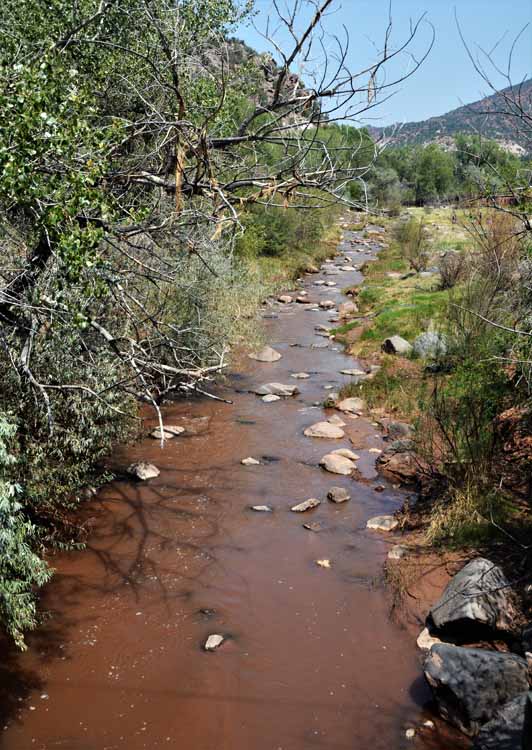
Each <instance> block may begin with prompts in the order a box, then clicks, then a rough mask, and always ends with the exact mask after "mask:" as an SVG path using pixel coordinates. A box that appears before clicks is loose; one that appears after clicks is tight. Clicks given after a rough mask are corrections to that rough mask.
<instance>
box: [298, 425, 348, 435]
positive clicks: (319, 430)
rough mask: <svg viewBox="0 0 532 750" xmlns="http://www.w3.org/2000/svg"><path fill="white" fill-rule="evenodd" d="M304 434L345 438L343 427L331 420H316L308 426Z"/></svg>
mask: <svg viewBox="0 0 532 750" xmlns="http://www.w3.org/2000/svg"><path fill="white" fill-rule="evenodd" d="M303 434H304V435H306V436H307V437H313V438H343V437H344V435H345V432H344V431H343V430H342V428H341V427H338V425H335V424H331V423H330V422H316V423H315V424H313V425H310V427H307V428H306V430H304V432H303Z"/></svg>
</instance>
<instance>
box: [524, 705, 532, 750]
mask: <svg viewBox="0 0 532 750" xmlns="http://www.w3.org/2000/svg"><path fill="white" fill-rule="evenodd" d="M523 750H532V693H529V694H528V696H527V699H526V703H525V726H524V728H523Z"/></svg>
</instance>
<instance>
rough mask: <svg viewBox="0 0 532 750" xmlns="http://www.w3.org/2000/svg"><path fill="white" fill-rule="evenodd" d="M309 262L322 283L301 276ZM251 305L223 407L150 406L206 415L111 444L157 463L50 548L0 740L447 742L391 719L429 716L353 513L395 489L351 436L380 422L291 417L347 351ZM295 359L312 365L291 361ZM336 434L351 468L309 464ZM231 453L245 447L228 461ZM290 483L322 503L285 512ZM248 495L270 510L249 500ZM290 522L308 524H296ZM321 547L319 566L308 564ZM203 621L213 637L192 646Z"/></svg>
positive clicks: (222, 744)
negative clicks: (346, 496)
mask: <svg viewBox="0 0 532 750" xmlns="http://www.w3.org/2000/svg"><path fill="white" fill-rule="evenodd" d="M354 236H355V235H353V234H350V233H346V239H345V241H344V242H343V243H342V245H341V246H340V250H341V251H342V253H344V254H345V253H347V254H348V255H349V256H350V258H351V261H352V262H353V263H355V264H356V265H360V264H361V263H362V262H363V261H364V260H368V259H370V258H371V257H372V256H371V255H369V254H367V252H366V251H367V249H368V248H366V247H364V246H360V245H353V244H351V242H350V240H351V239H352V238H353V237H354ZM374 251H375V248H373V250H372V252H373V253H374ZM336 262H337V265H341V264H342V261H341V260H340V259H338V260H337V261H336ZM343 262H344V263H345V261H343ZM324 268H325V269H328V270H329V271H330V269H331V264H326V265H325V266H324ZM333 270H334V269H333ZM318 278H321V279H326V280H334V281H336V282H337V286H336V287H334V288H328V287H323V286H321V287H320V286H315V285H314V283H313V282H314V281H316V280H317V279H318ZM360 280H361V277H360V274H359V273H358V272H350V271H347V272H340V273H338V275H324V271H322V273H321V274H320V275H319V276H317V275H313V276H308V277H306V279H305V283H304V286H305V288H306V289H307V290H308V291H309V296H310V297H311V298H312V299H315V300H319V299H324V298H327V299H333V300H334V301H336V302H340V301H341V289H342V288H343V287H345V286H348V285H352V284H353V283H358V282H360ZM267 313H268V314H270V315H276V316H277V317H275V318H267V319H266V320H265V336H266V338H267V340H268V342H269V343H271V344H272V345H273V346H275V348H276V349H277V350H278V351H279V352H281V353H282V355H283V357H282V359H281V360H280V361H279V362H276V363H274V364H260V363H256V362H252V361H250V360H247V361H246V362H245V363H242V364H241V366H239V368H238V371H236V372H234V373H232V374H231V375H230V376H229V377H228V380H227V381H226V383H225V385H222V386H220V388H219V389H218V395H220V396H222V397H224V398H229V399H232V400H233V402H234V403H233V404H232V405H227V404H223V403H220V402H215V401H212V400H207V399H205V400H190V401H181V402H179V403H175V404H171V405H169V406H168V407H167V408H166V409H165V419H166V420H167V423H168V424H172V423H179V421H180V419H182V418H183V417H190V416H193V417H194V416H209V417H210V418H211V422H210V426H209V429H208V431H207V432H204V433H202V434H199V435H196V436H192V437H179V438H176V439H175V440H172V441H169V442H167V443H166V444H165V446H164V449H161V447H160V444H159V442H158V441H156V440H153V439H150V438H149V437H147V438H145V439H143V440H142V441H140V442H139V443H137V444H135V445H133V446H128V447H124V448H120V449H118V450H117V451H116V453H115V454H114V456H113V457H112V463H113V465H114V466H116V467H124V466H127V465H128V464H129V463H131V462H132V461H134V460H138V459H143V460H149V461H152V462H153V463H155V464H156V465H157V466H158V467H159V468H160V469H161V474H160V476H159V477H158V478H157V479H155V480H151V481H149V482H146V483H138V484H134V483H131V482H127V481H115V482H113V483H111V484H110V485H109V486H107V487H105V488H104V489H103V490H102V491H101V492H100V493H99V495H98V498H97V499H96V500H95V501H93V502H92V503H91V504H90V506H88V507H87V508H86V509H85V511H84V517H85V522H86V523H87V524H88V525H90V527H91V532H92V533H91V535H90V539H89V544H88V548H87V549H86V550H85V551H83V552H77V553H71V554H67V555H62V556H59V557H58V558H56V559H55V560H54V565H55V567H56V569H57V574H56V576H55V578H54V580H53V582H52V584H51V585H50V586H48V588H47V590H46V592H45V596H44V602H43V605H44V606H45V607H46V608H47V609H48V610H49V611H50V615H51V616H50V619H49V620H48V621H47V622H46V623H45V624H44V625H43V626H42V627H41V628H40V629H39V631H38V632H37V633H36V634H34V635H33V636H32V637H31V638H30V640H29V644H30V648H29V650H28V652H27V653H25V654H22V655H19V654H15V653H13V652H12V651H9V652H8V653H4V654H3V655H2V659H1V662H0V695H1V699H2V700H1V707H0V710H1V711H2V716H1V721H2V724H3V731H2V733H1V734H0V748H1V749H2V750H28V749H29V748H37V749H38V750H53V749H55V748H65V749H68V750H115V749H118V748H127V749H128V750H140V749H141V748H150V749H151V748H153V749H156V748H176V749H177V748H178V749H179V750H318V749H320V750H323V749H325V748H327V750H390V749H394V750H395V749H396V748H398V749H400V748H403V747H412V746H418V747H423V748H427V749H428V748H431V749H434V750H443V749H444V748H447V749H448V748H453V747H458V745H457V744H452V742H450V741H449V739H448V738H446V736H445V735H444V733H441V732H440V729H439V728H438V727H437V728H436V729H435V730H430V731H428V730H422V731H421V733H420V735H421V736H420V737H418V739H416V740H415V741H414V742H412V741H409V740H407V739H406V737H405V730H406V729H407V728H408V727H419V726H420V724H421V723H422V722H423V721H424V720H427V719H428V718H434V717H431V715H430V713H428V712H427V710H426V708H425V705H426V703H427V701H428V700H429V695H428V692H427V690H426V688H425V687H424V685H423V683H422V681H421V680H420V677H419V675H420V657H419V654H418V653H417V652H416V648H415V643H414V642H413V639H412V636H411V634H408V633H406V632H405V631H404V630H401V629H400V628H399V627H398V625H397V624H395V623H394V622H393V621H392V620H391V619H390V616H389V615H390V601H389V598H388V596H387V594H386V591H385V588H384V585H383V583H382V566H383V562H384V559H385V557H386V553H387V550H388V548H389V545H390V544H391V543H393V542H392V540H391V539H390V538H389V537H385V536H382V535H378V534H375V533H372V532H369V531H367V530H366V529H365V524H366V521H367V519H368V518H370V517H371V516H374V515H377V514H380V513H385V512H392V511H394V510H395V509H396V508H397V507H398V506H399V505H400V504H401V503H402V502H403V500H404V496H405V495H404V493H402V492H399V491H397V490H394V489H393V488H391V487H390V486H389V485H386V489H385V491H384V492H376V491H375V489H374V487H375V485H376V484H377V483H381V481H382V480H380V479H377V477H376V473H375V468H374V463H375V455H376V454H375V453H372V452H370V451H369V449H370V448H371V447H374V448H375V447H379V446H381V445H382V439H381V436H380V433H379V431H378V429H377V427H376V426H375V425H374V424H371V422H370V421H368V420H366V419H362V418H361V419H359V420H349V419H347V420H346V421H348V422H350V434H351V436H352V438H353V442H354V445H352V444H350V442H349V440H348V439H347V438H346V439H345V440H335V441H333V440H319V439H310V438H306V437H304V436H303V434H302V433H303V429H304V428H305V427H306V426H308V425H310V424H312V423H313V422H316V421H319V420H320V419H321V418H323V416H324V410H323V409H322V408H321V407H320V406H315V402H321V401H323V399H324V397H325V396H326V394H327V393H328V391H327V390H326V389H325V388H324V386H326V385H334V387H335V389H337V388H338V387H339V386H341V385H342V384H343V383H344V382H347V381H348V380H349V377H348V376H343V375H340V373H339V371H340V370H341V369H343V368H353V367H356V363H355V362H354V361H353V359H352V358H350V357H347V356H345V355H344V354H343V353H342V351H341V347H340V345H338V344H335V343H334V342H330V341H328V340H327V339H324V338H322V337H318V336H316V334H315V331H314V328H315V326H316V325H318V324H323V323H325V324H329V322H328V319H329V318H330V317H331V313H330V312H324V311H319V312H316V311H309V310H308V309H307V306H304V305H290V306H287V307H284V308H283V307H281V306H278V305H273V306H272V307H271V308H269V309H268V310H267ZM301 371H306V372H308V373H309V374H310V375H311V377H310V378H309V379H307V380H295V379H293V378H291V373H293V372H301ZM270 381H277V382H282V383H288V384H294V385H297V386H298V387H299V389H300V391H301V392H300V395H299V396H297V397H295V398H290V399H283V400H281V401H277V402H275V403H271V404H266V403H263V402H262V401H261V400H260V399H259V398H258V397H257V396H255V395H253V394H252V393H250V390H251V389H252V388H254V387H255V386H257V385H260V384H262V383H266V382H270ZM153 423H154V421H153V420H151V421H148V423H147V426H149V425H150V424H153ZM357 442H358V445H357V444H356V443H357ZM338 447H351V448H354V449H355V450H356V451H357V453H358V454H359V455H360V456H361V460H360V462H359V465H360V467H361V469H362V473H363V480H362V481H360V480H359V481H357V480H354V479H352V478H349V477H339V476H336V475H332V474H328V473H326V472H324V471H323V470H321V469H320V468H319V467H318V462H319V459H320V458H321V456H322V455H324V454H325V453H327V452H328V451H329V450H333V449H336V448H338ZM246 456H253V457H256V458H258V459H260V460H261V461H262V463H261V465H260V466H251V467H246V466H242V465H241V463H240V462H241V459H242V458H244V457H246ZM331 486H342V487H345V488H348V489H349V491H350V494H351V500H350V501H349V502H347V503H344V504H342V505H334V504H332V503H330V502H328V501H327V500H326V499H325V496H326V494H327V491H328V489H329V488H330V487H331ZM309 497H318V498H321V499H322V501H323V502H322V504H321V505H320V506H319V507H318V508H316V509H315V510H312V511H310V512H308V513H306V514H304V515H303V514H296V513H291V512H290V506H292V505H293V504H295V503H296V502H300V501H302V500H305V499H307V498H309ZM259 504H267V505H271V506H272V507H273V509H274V512H273V513H269V514H266V513H256V512H253V511H251V510H250V509H249V506H250V505H259ZM309 521H317V522H319V523H320V524H321V526H322V531H320V532H319V533H314V532H312V531H308V530H306V529H304V528H303V526H302V524H303V523H306V522H309ZM322 558H326V559H329V560H330V561H331V568H330V569H324V568H320V567H318V566H317V565H316V562H315V561H316V560H317V559H322ZM211 633H220V634H223V635H225V636H226V638H227V640H226V641H225V642H224V644H223V645H222V646H221V647H220V648H219V649H218V650H217V651H216V652H214V653H206V652H205V651H204V650H203V649H202V644H203V643H204V642H205V639H206V638H207V636H208V635H209V634H211Z"/></svg>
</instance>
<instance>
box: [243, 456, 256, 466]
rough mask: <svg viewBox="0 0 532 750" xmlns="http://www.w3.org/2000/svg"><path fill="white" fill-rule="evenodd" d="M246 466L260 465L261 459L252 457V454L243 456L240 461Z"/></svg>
mask: <svg viewBox="0 0 532 750" xmlns="http://www.w3.org/2000/svg"><path fill="white" fill-rule="evenodd" d="M240 463H241V464H243V465H244V466H259V465H260V461H257V459H256V458H252V457H251V456H248V457H247V458H243V459H242V461H241V462H240Z"/></svg>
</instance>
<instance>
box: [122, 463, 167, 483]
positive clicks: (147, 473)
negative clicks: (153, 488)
mask: <svg viewBox="0 0 532 750" xmlns="http://www.w3.org/2000/svg"><path fill="white" fill-rule="evenodd" d="M127 473H128V474H131V476H133V477H135V479H140V480H141V481H142V482H144V481H145V480H146V479H155V477H158V476H159V474H160V473H161V472H160V471H159V469H158V468H157V467H156V466H154V465H153V464H149V463H147V462H146V461H138V462H137V463H136V464H131V466H128V469H127Z"/></svg>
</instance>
